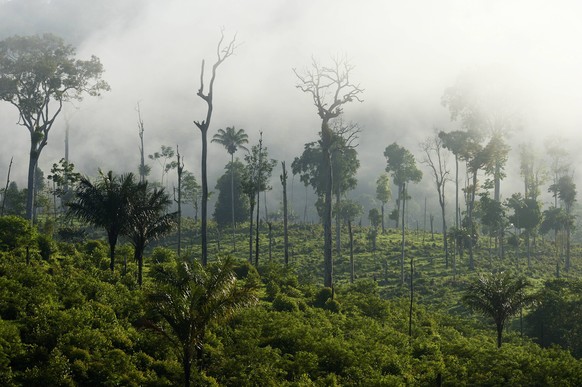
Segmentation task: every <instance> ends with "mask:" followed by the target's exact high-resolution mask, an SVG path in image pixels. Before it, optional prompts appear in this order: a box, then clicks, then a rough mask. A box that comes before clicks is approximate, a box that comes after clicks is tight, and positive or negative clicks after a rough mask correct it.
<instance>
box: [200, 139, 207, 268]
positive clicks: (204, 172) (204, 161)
mask: <svg viewBox="0 0 582 387" xmlns="http://www.w3.org/2000/svg"><path fill="white" fill-rule="evenodd" d="M200 132H201V133H202V210H201V218H202V219H201V220H202V224H201V227H200V233H201V240H202V265H203V266H206V264H207V263H208V225H207V222H208V215H207V213H208V175H207V158H208V140H207V132H208V129H204V130H203V129H202V128H201V129H200Z"/></svg>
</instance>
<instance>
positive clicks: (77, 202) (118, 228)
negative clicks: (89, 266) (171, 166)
mask: <svg viewBox="0 0 582 387" xmlns="http://www.w3.org/2000/svg"><path fill="white" fill-rule="evenodd" d="M99 175H100V179H99V180H98V181H97V182H95V183H92V182H91V181H90V180H89V179H88V178H85V177H83V178H81V181H80V182H79V186H78V188H77V190H76V192H75V197H74V199H73V200H72V201H71V202H70V203H68V206H69V214H70V215H72V216H74V217H76V218H78V219H80V220H83V221H85V222H88V223H91V224H93V225H94V226H96V227H103V228H104V229H105V231H106V232H107V241H108V242H109V258H110V264H109V268H110V269H111V271H113V269H114V267H115V246H116V245H117V239H118V237H119V235H121V233H122V232H123V230H124V228H125V227H126V225H127V221H128V206H129V198H130V197H131V196H132V191H133V190H134V189H135V187H136V184H135V182H134V176H133V174H132V173H129V174H126V175H121V176H119V177H118V176H114V175H113V172H112V171H109V172H108V173H107V175H104V174H103V172H101V171H99Z"/></svg>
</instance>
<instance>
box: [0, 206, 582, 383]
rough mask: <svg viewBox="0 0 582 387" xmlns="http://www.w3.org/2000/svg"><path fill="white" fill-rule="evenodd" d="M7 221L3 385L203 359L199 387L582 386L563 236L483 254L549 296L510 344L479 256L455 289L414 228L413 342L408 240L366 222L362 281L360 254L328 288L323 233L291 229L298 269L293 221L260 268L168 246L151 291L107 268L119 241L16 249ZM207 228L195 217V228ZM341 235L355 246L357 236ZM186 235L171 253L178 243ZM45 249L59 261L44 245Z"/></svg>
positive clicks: (125, 253)
mask: <svg viewBox="0 0 582 387" xmlns="http://www.w3.org/2000/svg"><path fill="white" fill-rule="evenodd" d="M0 219H2V220H3V221H4V222H3V223H2V225H1V227H0V237H1V238H2V241H1V244H2V246H6V247H5V248H3V250H2V251H1V252H0V383H1V384H2V385H6V386H29V385H39V384H44V385H71V386H72V385H88V386H91V385H109V384H117V385H130V386H131V385H135V386H138V385H141V386H164V385H167V386H170V385H185V382H184V375H185V371H184V370H185V368H184V367H185V364H186V363H185V362H184V361H185V359H190V360H188V364H192V369H191V371H190V372H191V375H190V378H189V383H190V384H191V385H197V386H204V385H208V386H212V385H226V386H250V385H273V386H274V385H289V386H320V385H321V386H324V385H325V386H327V385H348V386H349V385H354V386H355V385H406V384H409V385H435V384H437V383H439V382H442V383H443V384H455V385H456V384H460V385H580V383H582V362H581V361H580V360H579V359H578V357H580V355H581V354H582V340H580V337H582V334H580V328H579V324H578V321H579V316H581V315H582V293H581V292H580V289H582V285H581V284H580V282H579V281H578V280H575V279H573V278H576V277H577V276H579V274H580V273H579V270H580V269H579V268H578V266H579V264H578V261H577V257H579V256H580V248H579V246H577V245H573V246H572V268H571V271H570V272H569V274H568V275H569V276H570V277H568V278H560V279H558V280H555V279H554V280H552V279H551V277H552V276H553V275H554V271H553V265H554V263H555V257H554V256H553V246H552V245H551V244H550V243H549V242H546V241H541V240H537V241H536V243H535V244H534V245H533V247H532V249H533V252H534V254H533V258H532V262H531V267H528V266H527V265H526V264H524V263H525V260H526V257H525V256H524V257H520V256H518V255H512V253H511V252H510V251H508V252H506V255H505V258H504V259H503V260H498V259H490V258H489V256H488V250H487V249H485V248H481V247H480V245H477V247H476V248H475V263H476V266H477V267H478V268H480V269H482V270H483V272H492V271H497V272H500V271H504V272H506V273H510V274H507V275H506V276H505V277H503V278H506V277H507V278H517V277H518V274H520V273H521V275H523V276H527V277H529V278H530V283H531V286H529V287H525V288H524V294H526V295H527V296H532V295H535V299H536V302H535V303H534V304H532V305H531V306H529V307H525V308H524V309H523V319H520V318H519V316H517V317H511V316H513V315H514V314H515V311H516V309H515V308H514V309H513V310H512V311H511V313H509V315H508V317H507V319H506V320H505V329H504V334H503V337H504V343H503V346H502V347H501V348H497V341H496V334H495V331H494V327H493V324H491V322H492V321H491V320H490V317H486V316H483V317H480V316H479V315H473V314H471V313H470V311H469V309H468V308H467V307H466V306H465V305H466V304H465V303H463V302H462V297H463V295H464V294H466V290H467V289H468V288H467V286H468V284H470V283H474V281H475V280H476V279H477V278H478V274H477V273H474V272H472V271H470V270H469V267H468V262H467V261H466V259H465V260H464V261H460V262H459V265H458V267H457V271H458V275H457V280H456V281H453V277H452V271H451V269H449V268H446V266H445V262H444V253H443V246H442V238H440V236H436V235H435V238H434V240H432V239H431V238H429V237H425V238H424V240H425V242H424V243H423V235H422V233H420V232H412V231H407V241H408V243H407V245H406V249H407V251H406V254H407V256H412V255H414V256H415V268H414V275H413V278H412V279H413V282H414V286H415V301H414V309H413V315H412V317H413V318H412V320H411V321H412V331H411V335H409V333H408V329H409V326H408V323H409V319H408V317H409V312H410V309H409V306H410V305H409V289H408V287H406V286H402V285H401V280H400V268H399V257H400V249H401V244H400V242H401V241H400V238H401V235H400V230H396V229H387V230H386V231H387V233H386V234H381V233H378V234H377V235H376V238H377V241H376V249H377V250H376V251H375V252H374V251H372V244H371V243H370V242H369V240H368V239H367V235H368V229H367V228H365V227H364V228H363V227H357V226H354V229H353V254H354V263H353V264H354V266H353V267H354V272H355V280H354V283H353V284H351V283H350V279H351V278H350V277H351V276H352V266H351V265H352V264H351V263H350V260H349V259H348V258H347V257H346V258H339V259H337V261H336V265H335V277H336V286H335V288H334V289H331V288H325V287H321V286H319V285H317V284H319V283H320V278H321V276H322V271H323V265H322V262H321V261H322V258H321V256H320V253H319V252H320V251H321V243H322V241H321V234H322V228H321V226H320V225H318V226H309V227H307V226H299V225H290V227H289V242H290V245H291V246H292V248H291V249H290V257H289V266H287V267H286V266H285V265H284V264H283V263H284V243H283V233H282V229H283V227H282V224H279V223H274V224H273V238H274V244H273V254H272V259H271V260H270V261H269V260H267V259H266V258H263V264H262V265H261V267H260V268H259V271H257V270H256V269H255V268H254V267H253V266H251V265H250V264H249V263H248V262H247V254H248V252H245V251H240V252H238V253H237V255H236V256H233V257H232V258H231V259H230V260H221V261H219V260H218V257H220V256H221V253H220V249H221V248H222V247H219V246H220V244H219V243H217V242H218V239H216V240H213V239H212V238H211V240H210V242H211V243H210V248H209V251H211V252H212V253H211V262H210V263H209V264H208V266H206V267H202V266H201V265H199V264H195V265H194V266H192V264H191V263H187V262H189V261H190V260H191V259H193V258H197V259H198V258H199V257H200V247H199V241H197V242H196V243H195V245H194V246H193V247H191V248H190V249H189V255H188V256H187V257H186V258H184V259H186V261H181V260H180V259H179V258H177V254H176V252H175V251H174V250H172V249H169V248H163V247H155V248H153V250H152V249H149V250H146V254H145V256H144V282H143V286H142V287H141V288H140V286H139V285H138V264H137V263H136V262H134V261H132V260H131V259H130V260H129V261H128V264H127V272H126V273H125V274H124V273H123V271H122V270H114V271H111V270H108V269H109V263H110V257H109V248H108V244H107V243H106V242H103V241H95V240H88V241H84V242H78V243H75V244H73V243H65V242H57V241H54V240H52V238H50V236H48V235H46V234H42V233H40V232H36V231H35V232H29V233H24V232H23V234H22V235H23V237H21V238H16V239H15V238H14V236H13V235H10V233H9V232H6V230H8V229H12V225H13V224H19V222H18V218H15V217H4V218H0ZM20 223H22V222H20ZM26 224H27V223H26V222H24V223H22V227H24V226H25V225H26ZM198 227H199V224H192V223H189V222H185V227H184V234H185V235H189V236H191V235H193V233H194V229H197V228H198ZM37 235H43V237H44V239H42V241H41V238H38V236H37ZM211 235H212V233H211ZM216 235H220V234H216ZM263 235H265V233H263ZM342 235H343V236H344V238H343V239H342V243H344V244H345V245H346V246H347V245H348V243H349V233H347V232H345V233H343V234H342ZM236 237H237V239H238V242H239V243H242V241H243V240H244V239H245V237H248V236H247V235H246V232H245V231H244V229H243V228H241V232H240V233H237V234H236ZM174 238H175V236H173V235H172V236H170V237H169V238H168V239H165V240H163V241H160V242H159V243H161V244H164V245H171V244H172V243H173V241H174ZM524 238H525V236H524ZM103 240H105V238H104V236H103ZM47 241H49V242H50V243H51V244H52V252H51V254H50V255H48V256H47V255H45V254H42V250H41V247H42V246H43V245H44V244H46V243H47ZM124 241H125V240H124ZM191 242H192V241H190V244H191ZM186 244H188V242H187V243H186ZM8 246H9V247H8ZM227 248H228V247H227ZM26 251H28V254H29V255H30V263H28V264H27V263H26V262H27V261H26V255H27V253H26ZM132 256H133V249H132V247H131V245H129V244H127V243H122V244H121V245H120V246H118V248H117V249H116V257H117V259H116V261H115V264H116V265H118V266H119V265H121V264H122V263H121V262H122V259H120V258H124V257H125V258H127V257H129V258H131V257H132ZM225 258H226V257H225ZM520 261H523V262H520ZM220 262H222V263H220ZM225 265H226V266H225ZM235 276H236V279H235ZM409 279H410V278H407V280H409ZM520 283H521V282H520ZM219 289H222V290H219ZM520 289H521V288H520ZM212 294H215V295H217V296H213V295H212ZM257 296H258V303H254V304H253V299H254V298H256V297H257ZM213 297H218V298H213ZM220 297H224V298H222V299H221V298H220ZM188 300H189V301H188ZM221 300H222V301H221ZM178 301H179V302H178ZM223 302H225V303H223ZM180 305H181V306H180ZM223 306H225V308H224V309H221V308H222V307H223ZM171 308H174V309H171ZM183 308H185V309H183ZM225 317H230V318H229V319H225ZM151 328H154V329H151ZM522 331H523V333H524V335H523V336H522V334H521V332H522ZM180 343H182V344H180ZM185 349H186V350H188V351H189V352H188V354H189V355H188V356H190V357H187V356H185V354H184V350H185Z"/></svg>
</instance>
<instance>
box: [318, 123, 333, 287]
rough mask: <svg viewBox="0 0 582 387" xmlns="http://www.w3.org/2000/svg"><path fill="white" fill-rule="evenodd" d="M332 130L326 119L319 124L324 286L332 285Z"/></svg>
mask: <svg viewBox="0 0 582 387" xmlns="http://www.w3.org/2000/svg"><path fill="white" fill-rule="evenodd" d="M331 142H332V131H331V129H330V127H329V124H328V120H325V119H324V120H323V121H322V124H321V150H322V155H323V165H322V166H323V171H324V177H325V202H324V210H323V260H324V264H323V266H324V281H323V282H324V286H326V287H330V288H331V287H333V257H332V247H331V246H332V232H331V223H332V187H333V180H332V179H333V178H332V169H331V154H330V148H331Z"/></svg>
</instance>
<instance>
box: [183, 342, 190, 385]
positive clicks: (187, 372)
mask: <svg viewBox="0 0 582 387" xmlns="http://www.w3.org/2000/svg"><path fill="white" fill-rule="evenodd" d="M182 367H183V369H184V386H185V387H190V375H191V371H192V355H191V354H190V352H189V351H188V350H187V349H184V354H183V357H182Z"/></svg>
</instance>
